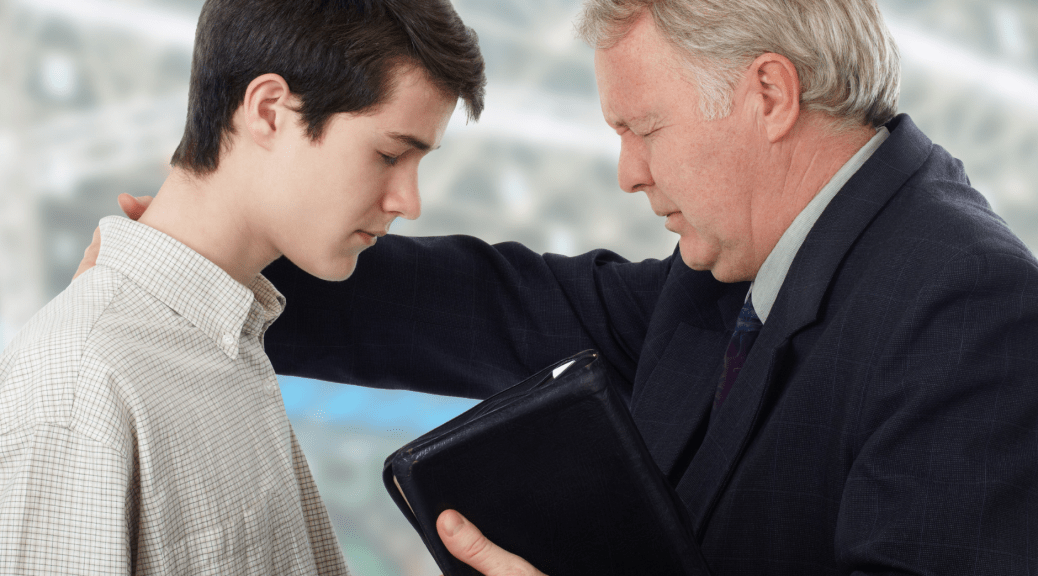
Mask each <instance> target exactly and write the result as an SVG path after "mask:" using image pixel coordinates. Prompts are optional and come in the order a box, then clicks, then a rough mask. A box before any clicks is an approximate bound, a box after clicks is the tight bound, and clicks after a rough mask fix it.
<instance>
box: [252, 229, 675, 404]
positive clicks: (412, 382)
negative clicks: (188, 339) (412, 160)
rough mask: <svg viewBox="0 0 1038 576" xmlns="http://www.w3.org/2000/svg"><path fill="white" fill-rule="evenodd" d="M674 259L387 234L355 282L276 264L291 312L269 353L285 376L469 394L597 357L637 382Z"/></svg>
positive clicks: (272, 273)
mask: <svg viewBox="0 0 1038 576" xmlns="http://www.w3.org/2000/svg"><path fill="white" fill-rule="evenodd" d="M674 261H675V257H674V256H673V255H672V256H671V257H670V258H668V259H665V260H662V261H660V260H646V261H644V262H640V263H630V262H627V261H625V260H623V259H622V258H620V257H619V256H617V255H615V254H613V253H611V252H608V251H604V250H596V251H593V252H589V253H587V254H584V255H581V256H576V257H565V256H558V255H554V254H545V255H540V254H536V253H534V252H532V251H530V250H529V249H527V248H525V247H523V246H522V245H520V244H516V243H503V244H497V245H489V244H486V243H484V242H482V241H480V240H477V239H475V238H472V237H468V236H447V237H435V238H406V237H400V236H386V237H385V238H382V239H380V240H379V241H378V244H377V245H376V246H375V247H374V248H371V249H369V250H368V251H366V252H364V253H363V254H362V255H361V257H360V259H359V262H358V264H357V271H356V272H355V273H354V275H353V277H351V278H350V279H349V280H347V281H345V282H338V283H333V282H323V281H320V280H317V279H314V278H312V277H309V276H307V275H306V274H304V273H303V272H302V271H300V270H299V269H298V268H296V267H295V266H294V265H292V264H291V263H289V262H288V261H286V260H285V259H281V260H279V261H277V262H275V263H274V264H272V265H271V266H270V267H268V268H267V269H266V270H265V271H264V275H265V276H267V278H268V279H270V280H271V281H272V282H273V283H274V285H275V286H276V287H277V288H278V290H280V291H281V292H282V293H283V294H285V296H286V299H287V301H288V304H287V306H286V309H285V312H284V313H283V314H282V316H281V317H280V318H279V319H278V321H277V322H275V323H274V325H273V326H272V327H271V329H270V330H269V331H268V332H267V335H266V345H265V346H266V350H267V353H268V354H269V356H270V358H271V361H272V363H273V365H274V369H275V370H276V371H277V372H278V373H279V374H284V375H297V376H305V377H310V378H318V379H321V380H327V381H332V382H344V383H355V384H362V385H365V386H377V387H382V388H407V389H411V390H416V391H421V392H429V393H437V394H447V395H452V396H465V397H470V398H484V397H487V396H489V395H491V394H493V393H495V392H497V391H499V390H500V389H503V388H504V387H507V386H508V385H511V384H513V383H514V382H515V381H517V380H518V379H519V378H521V377H523V376H526V375H528V374H530V373H532V372H534V371H536V370H538V369H540V368H542V367H544V366H546V365H548V364H550V363H551V362H553V361H556V360H558V359H560V358H563V357H565V356H567V355H570V354H573V353H576V352H579V351H581V350H584V349H588V348H595V349H598V350H600V351H601V352H602V353H603V355H604V357H605V358H608V360H609V361H610V362H611V363H612V364H613V365H614V366H615V367H616V368H617V369H618V370H619V372H620V373H621V374H622V375H624V376H625V377H626V378H627V380H628V381H633V378H634V373H635V366H636V363H637V359H638V355H639V353H640V351H641V347H642V343H643V341H644V339H645V333H646V330H647V327H648V325H649V320H650V316H651V314H652V311H653V308H654V307H655V304H656V300H657V298H658V296H659V293H660V290H661V289H662V286H663V283H664V280H665V279H666V275H667V273H668V271H669V270H670V267H671V266H672V264H673V263H674ZM677 262H679V263H680V259H677Z"/></svg>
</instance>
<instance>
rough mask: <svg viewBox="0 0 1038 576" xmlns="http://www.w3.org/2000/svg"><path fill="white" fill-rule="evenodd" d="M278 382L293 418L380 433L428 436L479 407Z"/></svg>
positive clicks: (302, 381) (290, 379) (303, 381)
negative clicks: (445, 423)
mask: <svg viewBox="0 0 1038 576" xmlns="http://www.w3.org/2000/svg"><path fill="white" fill-rule="evenodd" d="M278 381H279V382H280V384H281V397H282V399H283V401H284V403H285V411H286V412H288V417H289V418H292V419H295V418H302V419H314V420H318V421H321V422H326V423H329V424H339V425H341V424H350V425H354V426H360V427H363V428H368V429H371V430H376V431H381V430H387V429H390V428H395V429H401V430H406V431H408V432H411V433H422V432H426V431H428V430H431V429H433V428H435V427H437V426H439V425H440V424H443V423H444V422H446V421H448V420H450V419H451V418H454V417H455V416H457V415H458V414H461V413H462V412H464V411H466V410H468V409H469V408H471V407H473V406H475V405H476V404H477V403H478V401H477V400H470V399H467V398H450V397H446V396H431V395H428V394H419V393H417V392H409V391H407V390H381V389H377V388H364V387H361V386H353V385H348V384H333V383H330V382H322V381H320V380H310V379H307V378H297V377H294V376H279V377H278Z"/></svg>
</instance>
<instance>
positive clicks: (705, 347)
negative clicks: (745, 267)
mask: <svg viewBox="0 0 1038 576" xmlns="http://www.w3.org/2000/svg"><path fill="white" fill-rule="evenodd" d="M674 266H675V269H674V271H672V272H671V274H670V276H669V277H668V278H667V283H666V285H665V286H664V288H663V291H662V293H661V294H660V299H659V302H658V303H657V306H656V315H655V316H654V317H653V319H652V321H651V323H650V329H649V332H648V336H649V337H648V338H647V339H646V342H645V344H644V346H643V348H642V351H641V355H640V358H639V362H638V372H637V374H636V375H635V385H634V392H633V394H632V398H631V414H632V415H633V417H634V421H635V423H636V424H637V425H638V429H639V432H640V433H641V435H642V439H643V440H645V444H646V446H647V447H648V448H649V452H650V453H651V454H652V457H653V459H654V460H655V462H656V464H657V465H658V466H659V467H660V469H661V470H662V471H663V473H664V474H667V475H671V474H672V473H674V472H675V471H674V466H675V462H678V461H679V460H680V459H681V455H682V454H683V453H687V452H688V447H689V442H690V440H691V441H693V443H696V442H695V439H696V438H698V440H702V437H703V433H704V432H705V430H706V427H705V425H706V415H707V414H708V413H709V409H710V403H711V402H712V401H713V395H714V387H715V386H716V382H717V380H716V379H717V374H719V370H720V362H721V360H722V358H723V355H724V348H725V346H726V345H727V342H728V338H729V337H730V336H731V331H730V329H731V327H726V323H727V322H729V320H728V319H727V318H725V313H723V312H722V311H721V310H719V308H718V306H720V305H722V304H723V303H724V304H728V305H729V306H730V305H732V303H734V305H735V308H734V310H735V311H736V312H738V310H739V306H740V305H741V304H742V299H743V298H744V297H745V295H746V290H747V288H748V287H749V284H748V283H741V284H722V283H721V282H718V281H717V280H715V279H714V278H713V276H711V275H710V273H709V272H696V271H693V270H691V269H689V268H688V267H687V266H685V264H684V263H683V262H681V260H680V258H678V259H676V262H675V265H674ZM704 296H705V297H706V298H705V299H704ZM730 323H731V324H732V325H734V323H735V316H734V313H733V314H732V318H731V320H730ZM675 383H678V384H677V385H675ZM696 447H698V445H696V446H693V447H692V449H693V450H694V449H695V448H696ZM690 458H691V456H690V455H689V456H688V457H687V458H686V459H685V460H684V462H683V465H681V464H680V463H679V465H678V469H677V470H676V474H677V476H680V474H681V473H682V472H684V469H685V467H687V465H688V461H689V459H690ZM677 476H673V477H672V482H676V480H677Z"/></svg>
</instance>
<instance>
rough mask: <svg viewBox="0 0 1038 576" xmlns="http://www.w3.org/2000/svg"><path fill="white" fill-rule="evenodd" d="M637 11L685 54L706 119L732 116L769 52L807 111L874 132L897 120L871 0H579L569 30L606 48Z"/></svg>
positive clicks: (897, 68) (882, 29)
mask: <svg viewBox="0 0 1038 576" xmlns="http://www.w3.org/2000/svg"><path fill="white" fill-rule="evenodd" d="M643 13H649V14H651V15H652V18H653V20H654V22H655V24H656V28H657V29H658V30H659V32H660V34H661V35H662V36H663V37H664V38H666V39H667V40H668V41H670V42H671V43H672V44H673V45H674V46H675V47H676V48H677V49H678V51H679V53H680V54H682V55H683V56H684V60H685V64H686V65H687V66H688V68H689V70H690V71H691V73H692V75H693V77H694V82H695V84H696V85H697V86H698V88H699V93H700V107H701V109H702V111H703V114H704V116H705V117H706V118H707V119H710V120H716V119H718V118H723V117H725V116H728V114H730V113H731V109H732V95H733V91H734V89H735V86H736V85H737V84H738V82H739V79H740V78H741V77H742V74H743V73H744V72H745V70H746V67H747V66H749V64H750V63H751V62H753V60H754V59H756V58H757V57H758V56H760V55H761V54H764V53H767V52H773V53H776V54H781V55H783V56H785V57H786V58H789V60H790V61H792V62H793V64H794V65H795V66H796V69H797V73H798V74H799V76H800V83H801V86H802V90H803V92H802V94H801V108H802V109H803V110H805V111H819V112H824V113H826V114H828V115H830V116H831V117H833V118H834V119H836V120H837V122H836V124H837V125H843V126H853V125H858V126H861V125H865V124H870V125H872V126H876V127H878V126H881V125H883V124H885V123H886V122H887V121H889V120H890V119H891V118H893V117H894V115H895V114H896V113H897V101H898V96H899V94H900V91H901V63H900V56H899V54H898V50H897V46H896V45H895V43H894V40H893V38H892V37H891V35H890V31H889V30H888V29H887V27H886V25H885V24H884V22H883V17H882V16H881V15H880V12H879V8H878V7H877V6H876V3H875V0H585V2H584V10H583V13H582V15H581V16H580V19H579V20H578V22H577V31H578V34H579V35H580V37H581V38H582V39H583V40H584V41H585V42H587V43H588V44H589V45H591V46H592V47H595V48H608V47H610V46H612V45H613V44H615V43H616V42H618V41H620V39H621V38H623V36H624V35H625V34H626V33H627V32H628V31H629V30H630V27H631V26H632V25H633V24H634V22H635V21H636V20H637V19H638V18H639V17H640V16H641V15H642V14H643Z"/></svg>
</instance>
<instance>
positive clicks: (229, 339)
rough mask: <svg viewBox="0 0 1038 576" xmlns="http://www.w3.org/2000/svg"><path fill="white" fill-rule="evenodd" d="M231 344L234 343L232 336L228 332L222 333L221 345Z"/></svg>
mask: <svg viewBox="0 0 1038 576" xmlns="http://www.w3.org/2000/svg"><path fill="white" fill-rule="evenodd" d="M233 344H234V336H231V335H230V334H224V335H223V345H224V346H232V345H233Z"/></svg>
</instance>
